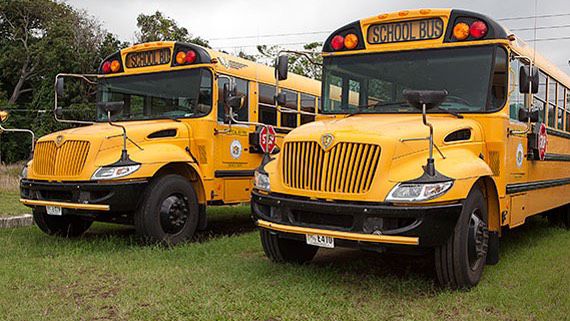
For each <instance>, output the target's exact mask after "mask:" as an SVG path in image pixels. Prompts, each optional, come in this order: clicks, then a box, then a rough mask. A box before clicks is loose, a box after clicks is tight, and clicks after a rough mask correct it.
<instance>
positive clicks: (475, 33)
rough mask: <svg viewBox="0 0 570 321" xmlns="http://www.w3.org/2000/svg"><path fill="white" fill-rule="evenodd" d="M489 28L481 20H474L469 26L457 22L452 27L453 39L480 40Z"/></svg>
mask: <svg viewBox="0 0 570 321" xmlns="http://www.w3.org/2000/svg"><path fill="white" fill-rule="evenodd" d="M487 31H489V28H488V27H487V24H486V23H485V22H483V21H481V20H476V21H474V22H472V23H471V24H470V25H469V24H467V23H465V22H458V23H456V24H455V26H453V37H454V38H455V39H456V40H459V41H462V40H466V39H467V38H469V37H471V38H472V39H481V38H483V37H485V36H486V35H487Z"/></svg>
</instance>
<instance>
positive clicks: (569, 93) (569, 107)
mask: <svg viewBox="0 0 570 321" xmlns="http://www.w3.org/2000/svg"><path fill="white" fill-rule="evenodd" d="M564 91H565V92H566V95H565V96H566V131H567V132H570V89H568V88H565V89H564Z"/></svg>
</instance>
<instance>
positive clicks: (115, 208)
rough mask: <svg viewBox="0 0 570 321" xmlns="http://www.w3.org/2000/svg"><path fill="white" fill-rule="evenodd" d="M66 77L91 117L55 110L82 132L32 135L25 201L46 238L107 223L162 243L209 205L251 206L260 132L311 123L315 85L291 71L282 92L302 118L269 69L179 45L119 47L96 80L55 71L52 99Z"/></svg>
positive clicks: (185, 234) (193, 223) (175, 238)
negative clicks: (84, 92)
mask: <svg viewBox="0 0 570 321" xmlns="http://www.w3.org/2000/svg"><path fill="white" fill-rule="evenodd" d="M70 77H72V78H79V79H83V80H85V81H86V82H88V83H89V84H90V85H92V86H96V87H95V88H96V92H97V95H96V96H97V97H96V98H97V116H96V117H97V121H95V122H93V123H91V122H86V121H77V120H74V121H73V120H72V121H70V120H65V119H64V118H65V117H62V114H63V115H65V113H64V110H62V108H61V106H57V105H56V108H55V112H56V113H55V114H56V118H57V119H59V120H61V121H62V122H66V123H72V124H76V123H78V124H80V125H84V126H80V127H77V126H75V128H70V129H67V130H63V131H59V132H55V133H52V134H49V135H47V136H44V137H41V138H40V139H39V140H38V142H37V144H36V150H35V153H34V155H33V159H32V160H31V161H30V162H29V164H28V165H27V168H26V169H25V170H24V178H23V179H22V180H21V202H22V203H23V204H25V205H27V206H30V207H32V209H33V214H34V219H35V223H36V225H37V226H38V227H39V228H40V229H41V230H42V231H44V232H46V233H48V234H55V235H64V236H78V235H80V234H82V233H83V232H84V231H85V230H87V229H88V228H89V226H90V225H91V223H92V222H93V221H104V222H116V223H124V224H133V225H135V227H136V230H137V232H138V233H139V234H140V235H141V236H142V237H143V238H145V239H147V240H149V241H153V242H165V243H169V244H176V243H179V242H181V241H184V240H187V239H189V238H190V237H192V235H193V234H194V232H195V231H196V229H203V228H205V225H206V221H207V220H206V212H205V208H206V205H224V204H236V203H240V202H248V201H249V198H250V194H251V189H252V184H253V183H252V179H253V174H254V169H255V168H256V167H258V166H259V164H260V162H261V159H262V155H263V153H262V152H261V148H260V145H259V142H258V139H256V138H257V137H258V136H259V135H258V134H259V128H260V125H272V126H275V127H276V128H275V130H276V132H277V136H278V137H277V142H278V144H279V143H280V142H281V140H282V136H284V135H285V134H286V133H287V132H289V131H290V130H291V129H293V128H295V127H297V126H298V125H300V124H302V123H306V122H310V121H312V120H313V119H314V116H312V117H311V113H313V115H314V113H315V111H316V105H317V103H318V99H319V96H320V83H319V82H318V81H315V80H312V79H309V78H305V77H301V76H298V75H293V76H292V77H290V79H289V80H287V81H284V82H282V83H281V84H280V85H281V86H280V87H281V92H282V93H285V94H286V97H287V101H286V105H287V106H286V107H287V108H288V109H293V110H295V111H304V112H305V113H304V114H303V115H302V116H303V117H301V115H300V114H297V113H285V112H282V111H281V109H279V108H276V105H275V104H274V96H275V94H276V90H275V83H276V81H275V76H274V70H273V68H271V67H268V66H265V65H261V64H258V63H255V62H252V61H248V60H245V59H241V58H239V57H234V56H231V55H228V54H225V53H222V52H218V51H214V50H211V49H207V48H203V47H200V46H197V45H194V44H187V43H180V42H152V43H143V44H137V45H134V46H132V47H129V48H125V49H123V50H120V51H119V52H116V53H114V54H112V55H111V56H109V57H108V58H106V59H105V60H104V61H103V62H102V63H101V65H100V67H99V69H98V74H96V75H60V76H58V78H57V81H56V86H55V87H56V89H55V91H56V92H57V93H58V94H57V95H56V98H57V97H60V96H61V95H65V92H66V90H65V89H64V88H68V86H69V79H68V78H70ZM62 79H68V80H66V84H67V85H66V86H64V84H63V81H62ZM60 98H61V97H60ZM236 99H237V101H238V103H237V104H236V103H235V102H236ZM60 100H61V99H60ZM56 104H57V100H56ZM232 106H233V107H232ZM230 111H231V113H230ZM256 124H257V126H256Z"/></svg>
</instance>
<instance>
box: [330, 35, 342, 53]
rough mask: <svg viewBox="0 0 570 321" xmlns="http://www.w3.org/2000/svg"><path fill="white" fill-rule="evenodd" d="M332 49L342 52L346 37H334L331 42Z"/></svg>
mask: <svg viewBox="0 0 570 321" xmlns="http://www.w3.org/2000/svg"><path fill="white" fill-rule="evenodd" d="M331 47H332V48H333V49H334V50H341V49H342V48H344V37H343V36H341V35H336V36H334V38H332V40H331Z"/></svg>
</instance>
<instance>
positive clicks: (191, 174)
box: [153, 163, 206, 204]
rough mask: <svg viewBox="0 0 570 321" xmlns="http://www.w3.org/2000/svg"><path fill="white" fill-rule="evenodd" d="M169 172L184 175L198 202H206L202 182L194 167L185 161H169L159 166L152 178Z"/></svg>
mask: <svg viewBox="0 0 570 321" xmlns="http://www.w3.org/2000/svg"><path fill="white" fill-rule="evenodd" d="M169 174H176V175H180V176H183V177H186V178H187V179H188V181H190V184H192V187H193V188H194V191H195V192H196V197H197V198H198V203H200V204H206V191H205V190H204V184H202V180H201V179H200V175H199V174H198V172H197V171H196V169H195V168H194V167H192V166H190V165H188V164H186V163H170V164H166V165H164V166H163V167H161V168H160V169H159V170H158V171H157V172H156V173H155V174H154V176H153V179H154V178H156V177H161V176H164V175H169Z"/></svg>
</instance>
